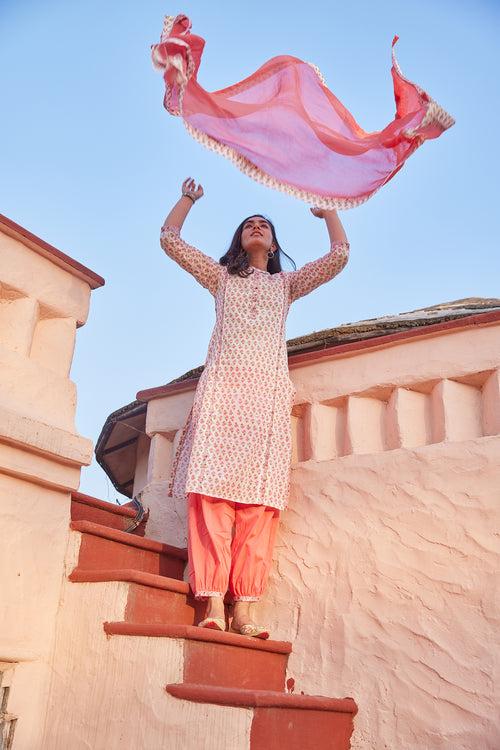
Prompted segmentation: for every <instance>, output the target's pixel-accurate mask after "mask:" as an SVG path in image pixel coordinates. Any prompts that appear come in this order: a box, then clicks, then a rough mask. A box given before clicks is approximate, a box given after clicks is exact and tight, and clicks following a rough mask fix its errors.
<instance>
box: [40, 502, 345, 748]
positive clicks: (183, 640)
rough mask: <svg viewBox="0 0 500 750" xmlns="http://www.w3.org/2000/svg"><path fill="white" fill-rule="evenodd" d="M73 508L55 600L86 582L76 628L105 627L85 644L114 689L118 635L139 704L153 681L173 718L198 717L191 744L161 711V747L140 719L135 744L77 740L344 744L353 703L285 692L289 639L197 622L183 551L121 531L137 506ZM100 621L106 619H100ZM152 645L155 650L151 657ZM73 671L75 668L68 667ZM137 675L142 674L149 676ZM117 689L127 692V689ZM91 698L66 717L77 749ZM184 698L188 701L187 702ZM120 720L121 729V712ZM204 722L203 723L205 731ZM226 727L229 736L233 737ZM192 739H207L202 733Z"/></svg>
mask: <svg viewBox="0 0 500 750" xmlns="http://www.w3.org/2000/svg"><path fill="white" fill-rule="evenodd" d="M71 515H72V520H71V529H72V537H74V539H73V553H72V555H73V559H70V561H69V566H68V571H67V572H68V579H69V581H71V584H67V585H68V586H69V587H70V590H68V596H67V597H65V600H64V601H63V607H66V608H70V607H71V606H72V605H71V601H76V600H75V594H74V589H73V584H78V585H79V586H80V585H84V586H85V596H86V597H87V601H88V602H89V604H88V605H85V606H84V608H83V610H82V612H84V614H83V615H82V616H83V617H87V618H89V620H88V623H89V624H88V625H86V626H84V625H83V623H82V624H81V627H82V628H84V629H85V630H86V631H88V630H90V629H91V623H92V621H93V619H97V620H98V622H97V624H99V622H100V623H102V629H103V631H104V634H105V638H104V639H101V637H100V636H98V635H97V634H94V635H89V640H88V646H84V647H83V648H87V649H88V650H89V652H90V653H89V659H90V660H91V659H92V658H93V659H96V660H98V662H99V664H106V667H105V670H106V672H109V670H110V669H111V670H116V674H117V680H118V682H119V684H118V685H117V686H116V687H117V690H119V691H120V690H122V688H121V684H122V683H121V681H120V678H119V668H120V667H119V661H117V659H116V657H115V656H113V658H112V659H111V657H110V656H109V654H106V653H104V650H105V649H106V648H108V649H113V643H114V641H115V639H126V644H127V647H126V648H125V646H124V649H123V651H122V650H120V647H119V645H118V646H117V648H118V651H119V652H120V653H125V654H126V653H129V654H130V658H131V659H133V660H134V661H133V668H132V667H130V670H132V671H131V673H133V674H137V670H139V671H140V680H138V683H139V682H140V683H141V685H140V686H139V685H138V686H137V688H134V689H136V690H137V691H138V692H137V701H146V697H145V696H146V695H147V692H148V691H158V689H160V688H161V689H162V690H163V691H164V696H165V701H167V700H170V701H172V700H173V701H174V703H173V704H172V705H174V706H175V705H177V706H178V711H179V712H180V713H179V716H180V715H181V713H182V712H183V711H188V714H185V715H186V716H187V715H189V716H190V717H191V718H190V719H188V721H192V720H194V718H193V717H195V716H196V721H201V724H200V725H199V728H198V729H197V730H196V731H197V732H198V734H197V737H198V739H196V741H195V740H194V735H193V739H189V738H190V737H191V735H189V734H187V735H183V734H182V731H183V730H182V728H180V727H179V725H178V724H176V722H175V721H174V722H173V726H172V731H171V732H169V727H168V721H169V719H168V718H167V719H165V718H163V719H162V721H163V723H164V724H165V722H166V724H167V726H166V727H164V728H163V730H162V731H163V732H164V733H165V734H164V736H165V737H168V739H169V741H168V742H167V743H166V744H162V745H159V744H156V743H157V740H154V741H153V740H148V732H147V726H144V727H142V733H141V734H140V737H142V739H138V737H139V735H137V737H136V738H135V740H134V741H133V742H132V741H131V740H129V742H130V744H128V743H127V741H125V740H123V744H122V739H121V735H120V734H119V731H118V730H117V732H118V734H116V738H117V739H115V740H114V739H113V738H112V736H111V735H110V734H109V731H110V730H109V729H108V728H106V732H107V733H108V734H107V736H106V738H105V737H104V736H102V735H99V734H96V735H95V737H94V739H93V740H90V739H89V738H88V737H85V743H84V742H83V739H82V744H81V746H82V747H83V746H84V745H85V746H86V747H87V746H89V747H90V746H92V747H93V748H94V750H99V748H100V747H102V748H105V747H106V748H107V749H108V748H113V747H126V748H128V747H132V746H133V747H138V748H144V750H156V748H157V747H158V748H159V747H160V746H161V747H169V748H178V749H179V750H181V748H182V750H184V749H186V750H188V749H189V748H190V747H195V746H196V747H197V748H201V750H203V749H204V748H207V749H208V748H212V747H214V748H215V747H218V748H220V749H221V750H224V749H225V748H227V750H236V749H238V750H239V748H246V749H247V750H278V749H279V750H281V749H282V748H287V750H299V748H300V750H308V749H309V748H311V750H312V749H313V748H314V750H322V749H323V748H325V749H326V748H329V750H348V748H350V737H351V734H352V730H353V718H354V715H355V714H356V711H357V708H356V704H355V703H354V700H353V699H352V698H344V699H336V698H325V697H320V696H307V695H302V694H298V695H294V694H293V693H292V692H291V690H292V689H293V688H292V686H293V679H291V678H289V679H288V680H287V673H286V670H287V662H288V656H289V654H290V653H291V650H292V645H291V644H290V643H288V642H284V641H274V640H267V641H263V640H259V639H255V638H249V637H245V636H241V635H237V634H235V633H229V632H224V633H223V632H219V631H213V630H208V629H204V628H198V627H197V626H196V623H197V622H199V620H200V619H201V618H202V616H203V606H204V605H203V603H199V602H196V601H195V600H194V598H193V597H192V595H191V592H190V589H189V585H188V583H187V582H185V581H184V580H183V577H184V570H185V565H186V560H187V552H186V550H185V549H178V548H176V547H172V546H169V545H167V544H163V543H161V542H158V541H155V540H153V539H148V538H147V537H146V536H141V534H142V535H143V534H144V528H143V527H142V528H141V527H138V528H137V529H136V530H135V531H134V532H133V533H127V532H125V531H124V528H127V526H129V525H130V521H131V519H132V518H133V516H134V515H135V511H134V510H133V509H131V508H130V507H127V506H114V505H111V504H109V503H104V502H102V501H100V500H97V499H95V498H91V497H88V496H86V495H82V494H81V493H74V494H73V496H72V514H71ZM70 558H71V554H70ZM75 563H76V564H75ZM99 585H101V586H103V585H104V586H108V587H109V586H112V587H113V586H114V587H115V588H111V589H110V588H105V589H103V590H102V591H101V593H99V592H98V591H97V590H96V589H94V588H92V587H96V586H99ZM116 587H117V588H116ZM82 594H83V591H82ZM90 602H92V604H90ZM96 605H97V609H96ZM73 606H74V605H73ZM89 609H90V610H91V611H89ZM108 610H109V611H111V612H120V615H119V617H120V619H118V618H117V619H106V612H107V611H108ZM99 618H104V621H103V620H102V619H100V620H99ZM79 619H80V617H76V616H75V617H74V618H72V617H71V616H70V615H69V613H68V616H67V617H66V620H65V622H66V624H64V622H63V623H62V625H61V628H60V630H61V634H60V637H61V639H62V640H64V639H67V638H68V635H69V630H70V628H71V627H74V625H73V624H72V623H73V622H74V621H75V620H79ZM63 620H64V618H63ZM101 632H102V631H101ZM138 639H147V641H145V642H144V645H141V654H143V653H145V651H144V649H146V643H147V644H148V645H147V649H148V651H147V653H148V657H147V658H151V659H153V661H152V662H151V669H150V667H149V665H148V663H146V661H145V657H144V656H141V657H140V658H139V657H136V656H134V655H133V654H134V653H135V652H134V645H133V644H137V641H138ZM101 641H102V642H101ZM169 643H172V644H174V643H175V644H177V647H178V658H179V668H178V669H177V672H176V673H175V675H174V677H175V681H169V680H168V679H167V684H162V685H159V684H158V685H157V684H156V682H158V681H159V678H157V677H154V675H153V672H155V670H156V672H157V671H158V654H162V657H163V658H164V655H165V653H168V648H169V647H168V644H169ZM161 644H163V645H164V648H163V647H162V645H161ZM115 648H116V647H115ZM94 651H96V654H94V653H93V652H94ZM97 651H99V654H97ZM153 651H154V653H155V654H156V656H155V657H153V656H151V654H152V653H153ZM101 652H102V653H101ZM172 658H173V657H172ZM176 658H177V657H176ZM69 659H70V661H72V663H73V662H74V664H75V665H76V663H77V662H78V656H73V655H70V657H69ZM84 663H86V664H87V665H88V667H87V668H88V670H89V672H90V671H91V668H90V661H89V660H87V659H86V658H85V659H84ZM153 664H154V668H153ZM102 668H103V669H104V667H102ZM74 669H75V671H76V666H75V667H74ZM79 669H81V667H79ZM170 672H171V673H172V674H173V673H174V672H175V669H174V670H172V669H170ZM165 673H166V674H167V675H168V673H169V670H168V669H166V670H165ZM145 675H149V678H148V677H145ZM88 677H89V679H90V676H89V675H88ZM110 679H111V678H110ZM144 680H146V681H147V683H148V684H147V689H145V688H144V686H143V683H144ZM151 681H153V682H154V683H155V684H152V683H151ZM110 685H112V681H111V682H110ZM123 689H124V690H125V691H126V690H127V689H128V687H127V686H125V688H123ZM61 694H62V693H61ZM139 694H140V695H139ZM124 698H126V700H128V701H129V704H128V705H133V700H134V696H133V695H128V697H127V696H124ZM55 700H57V697H56V698H55ZM91 702H92V696H87V697H85V699H84V700H83V702H82V703H81V706H80V708H79V709H78V713H79V720H80V721H79V723H78V722H75V724H74V728H73V730H70V729H69V725H70V723H71V722H70V720H69V719H68V728H67V731H68V733H69V734H70V735H71V737H72V738H73V745H72V747H75V748H77V747H78V746H79V744H78V742H77V740H76V734H77V732H78V731H81V732H83V731H84V730H83V729H82V721H81V719H82V715H83V713H84V711H85V708H84V705H88V706H90V703H91ZM195 704H198V705H199V709H195ZM68 705H69V704H68ZM101 705H103V704H102V703H101ZM124 705H125V703H124ZM188 705H192V706H193V708H192V709H189V707H188ZM216 706H218V707H224V710H223V711H222V713H217V710H218V709H216V708H215V707H216ZM212 707H213V708H212ZM89 710H90V709H89ZM145 710H146V711H147V709H145ZM159 710H160V709H158V710H156V712H155V721H160V717H159ZM161 710H163V708H162V709H161ZM196 710H198V713H196ZM189 712H191V713H189ZM193 712H194V713H193ZM212 712H215V713H214V716H220V717H221V719H220V720H221V721H223V723H224V728H223V729H221V732H222V734H221V736H220V737H219V739H218V740H216V739H215V738H213V737H212V738H211V737H210V736H209V734H208V732H209V729H210V722H211V721H212V719H211V718H210V716H211V715H212ZM169 715H170V714H169ZM84 718H85V717H84ZM122 718H123V719H124V723H123V726H125V725H126V722H125V717H122ZM85 721H88V722H91V721H92V718H91V717H89V718H85ZM179 721H180V720H179ZM203 721H206V722H207V724H206V729H205V734H204V732H203ZM174 724H175V726H174ZM231 727H232V729H231ZM233 730H234V737H233V738H232V739H231V737H232V735H231V731H233ZM134 731H135V730H134ZM210 731H212V730H210ZM214 731H215V730H214ZM49 736H50V732H49ZM113 736H114V735H113ZM162 736H163V735H162ZM82 737H83V735H82ZM99 737H101V739H99ZM200 737H201V738H205V739H204V740H200V739H199V738H200ZM172 740H173V741H172ZM99 742H102V744H99ZM87 743H88V744H87ZM92 743H94V744H92ZM149 743H150V744H149ZM46 746H47V747H49V748H56V747H60V746H61V747H63V746H64V745H63V742H61V743H60V744H58V743H57V742H51V741H50V739H48V740H47V744H46Z"/></svg>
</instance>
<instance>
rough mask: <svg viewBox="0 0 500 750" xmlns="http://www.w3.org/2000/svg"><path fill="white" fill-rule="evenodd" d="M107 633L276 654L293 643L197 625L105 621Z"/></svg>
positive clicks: (288, 650)
mask: <svg viewBox="0 0 500 750" xmlns="http://www.w3.org/2000/svg"><path fill="white" fill-rule="evenodd" d="M104 631H105V632H106V633H107V635H138V636H146V637H157V638H184V639H186V640H190V641H205V642H208V643H221V644H223V645H225V646H239V647H240V648H248V649H252V650H255V651H270V652H271V653H276V654H289V653H291V651H292V644H291V643H288V642H287V641H270V640H269V641H264V640H261V639H259V638H251V637H248V636H244V635H238V633H227V632H225V633H223V632H222V631H218V630H210V629H209V628H199V627H197V626H196V625H150V624H146V623H132V622H105V623H104Z"/></svg>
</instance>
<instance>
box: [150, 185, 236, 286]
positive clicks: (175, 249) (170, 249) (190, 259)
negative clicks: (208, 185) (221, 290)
mask: <svg viewBox="0 0 500 750" xmlns="http://www.w3.org/2000/svg"><path fill="white" fill-rule="evenodd" d="M202 196H203V188H202V186H201V185H198V187H196V186H195V182H194V180H193V179H191V178H190V177H188V178H187V179H186V180H184V182H183V183H182V196H181V198H179V200H178V201H177V203H176V204H175V206H174V207H173V208H172V210H171V211H170V213H169V215H168V216H167V218H166V219H165V221H164V223H163V226H162V228H161V234H160V244H161V246H162V248H163V250H164V251H165V252H166V254H167V255H168V256H169V257H170V258H172V260H175V262H176V263H178V264H179V265H180V266H181V268H184V270H185V271H187V272H188V273H190V274H191V275H192V276H194V278H195V279H196V280H197V281H198V282H199V283H200V284H201V285H202V286H204V287H205V289H208V291H209V292H210V293H211V294H213V295H214V296H215V293H216V292H217V287H218V285H219V279H220V275H221V273H222V270H223V267H222V266H221V265H220V264H219V263H217V261H216V260H214V259H213V258H210V256H208V255H205V253H202V252H201V250H198V248H196V247H193V245H188V243H187V242H185V241H184V240H183V239H182V238H181V236H180V230H181V227H182V225H183V224H184V221H185V219H186V216H187V215H188V213H189V211H190V210H191V208H192V207H193V205H194V204H195V202H196V201H197V200H199V199H200V198H201V197H202Z"/></svg>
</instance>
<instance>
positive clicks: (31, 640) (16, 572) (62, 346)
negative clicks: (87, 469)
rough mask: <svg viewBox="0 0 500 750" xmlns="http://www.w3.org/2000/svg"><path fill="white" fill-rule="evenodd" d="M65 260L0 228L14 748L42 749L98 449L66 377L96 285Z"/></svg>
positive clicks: (1, 568) (4, 547)
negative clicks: (60, 625) (85, 431)
mask: <svg viewBox="0 0 500 750" xmlns="http://www.w3.org/2000/svg"><path fill="white" fill-rule="evenodd" d="M3 226H4V224H3V223H2V227H3ZM56 253H57V251H56ZM69 260H70V259H68V261H69ZM58 262H60V259H58ZM66 266H67V267H66V268H63V267H61V266H60V265H58V264H57V263H55V262H52V260H51V256H50V251H46V254H45V255H40V254H39V253H38V252H37V250H36V247H32V246H27V245H25V244H23V242H22V241H20V240H17V239H15V238H14V237H12V236H11V235H9V234H4V233H3V231H2V229H1V227H0V500H1V510H2V518H1V521H2V544H1V545H0V577H1V581H2V595H1V606H0V661H3V662H6V663H10V664H13V665H14V667H13V669H12V670H11V672H12V677H11V685H10V690H11V692H10V696H9V702H8V706H7V709H8V711H9V712H10V713H11V714H14V715H17V716H18V722H17V726H16V730H15V735H14V747H15V749H16V750H36V748H39V747H41V744H40V743H41V730H42V724H43V720H44V716H45V711H46V702H47V697H48V689H49V678H50V674H51V668H50V657H51V650H52V647H53V642H54V635H55V625H56V617H57V612H58V608H59V604H60V592H61V585H62V579H63V575H64V559H65V555H66V547H67V543H68V537H69V520H70V491H71V490H72V489H77V488H78V484H79V480H80V469H81V466H82V465H85V464H89V463H90V460H91V455H92V444H91V442H90V441H89V440H86V439H85V438H82V437H81V436H80V435H78V434H77V433H76V430H75V426H74V416H75V406H76V389H75V386H74V384H73V383H72V382H71V381H70V380H69V370H70V365H71V360H72V356H73V349H74V342H75V335H76V326H77V322H79V323H83V322H85V320H86V317H87V313H88V305H89V298H90V285H89V283H87V282H86V281H85V280H84V278H82V275H83V276H84V275H85V273H84V271H85V269H83V271H82V270H81V268H80V270H79V271H78V273H79V276H78V277H76V276H75V275H74V269H73V267H72V266H71V263H70V262H68V263H66Z"/></svg>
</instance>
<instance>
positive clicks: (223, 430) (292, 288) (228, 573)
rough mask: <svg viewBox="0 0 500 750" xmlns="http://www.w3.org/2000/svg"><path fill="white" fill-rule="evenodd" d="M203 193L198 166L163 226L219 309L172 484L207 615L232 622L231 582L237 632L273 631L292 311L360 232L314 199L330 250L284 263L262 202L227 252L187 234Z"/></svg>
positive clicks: (287, 440)
mask: <svg viewBox="0 0 500 750" xmlns="http://www.w3.org/2000/svg"><path fill="white" fill-rule="evenodd" d="M202 196H203V188H202V187H201V185H198V186H196V184H195V182H194V180H193V179H191V178H187V179H186V180H185V181H184V183H183V185H182V196H181V198H180V199H179V201H178V202H177V203H176V204H175V206H174V207H173V209H172V210H171V212H170V213H169V215H168V216H167V218H166V220H165V223H164V225H163V227H162V231H161V246H162V247H163V249H164V250H165V252H166V253H167V255H169V256H170V257H171V258H172V259H173V260H175V261H176V262H177V263H178V264H179V265H180V266H182V268H184V269H185V270H186V271H188V272H189V273H191V274H192V275H193V276H194V277H195V279H197V281H199V283H200V284H202V285H203V286H204V287H205V288H206V289H208V291H209V292H210V293H211V294H212V295H213V296H214V298H215V309H216V323H215V327H214V330H213V333H212V336H211V339H210V343H209V346H208V354H207V358H206V362H205V367H204V370H203V372H202V374H201V376H200V379H199V381H198V385H197V388H196V393H195V398H194V402H193V406H192V409H191V411H190V413H189V416H188V418H187V421H186V424H185V426H184V428H183V430H182V433H181V436H180V440H179V444H178V447H177V451H176V454H175V457H174V462H173V467H172V475H171V479H170V486H169V491H168V494H169V495H184V494H185V495H186V496H187V500H188V558H189V564H188V570H189V581H190V584H191V588H192V590H193V592H194V595H195V597H196V598H198V599H206V600H208V603H207V610H206V616H205V619H204V620H203V621H202V622H200V623H199V625H200V626H201V627H207V628H214V629H218V630H225V624H226V623H225V615H224V595H225V593H226V591H227V589H228V588H229V591H230V592H231V594H232V597H233V600H234V603H235V604H234V617H233V620H232V623H231V629H232V630H233V632H237V633H241V634H242V635H250V636H256V637H259V638H268V637H269V632H268V630H267V629H266V628H264V627H261V626H260V625H257V624H256V623H255V622H253V621H252V618H251V615H250V604H251V602H256V601H258V600H259V599H260V597H261V596H262V594H263V592H264V589H265V586H266V583H267V577H268V574H269V568H270V565H271V560H272V552H273V545H274V539H275V536H276V530H277V525H278V518H279V512H280V510H284V509H285V508H286V505H287V502H288V493H289V481H290V459H291V430H290V412H291V408H292V402H293V396H294V392H295V391H294V387H293V385H292V382H291V380H290V377H289V374H288V360H287V348H286V339H285V320H286V317H287V314H288V309H289V307H290V304H291V303H292V302H294V301H295V300H296V299H298V298H299V297H302V296H304V295H305V294H308V293H309V292H311V291H312V290H313V289H315V288H316V287H318V286H320V284H323V283H325V282H326V281H329V280H330V279H332V278H333V277H334V276H336V275H337V274H338V273H339V272H340V271H341V270H342V269H343V268H344V266H345V265H346V263H347V259H348V255H349V243H348V241H347V238H346V235H345V232H344V229H343V227H342V224H341V223H340V220H339V218H338V216H337V212H336V211H334V210H332V211H326V210H322V209H317V208H314V209H311V211H312V213H313V214H314V215H315V216H317V217H318V218H323V219H324V220H325V222H326V226H327V229H328V233H329V236H330V243H331V248H330V251H329V252H328V253H327V254H326V255H324V256H323V257H321V258H319V259H318V260H315V261H312V262H310V263H307V264H306V265H305V266H303V267H302V268H300V269H299V270H294V271H282V270H281V261H280V257H281V255H284V253H283V251H282V249H281V248H280V245H279V242H278V239H277V237H276V232H275V230H274V226H273V224H272V223H271V222H270V221H269V220H268V219H266V218H265V217H264V216H261V215H259V214H256V215H254V216H250V217H248V218H247V219H245V220H244V221H243V222H242V223H241V224H240V226H239V227H238V229H237V230H236V232H235V235H234V237H233V241H232V243H231V246H230V248H229V250H228V251H227V253H226V254H225V255H223V256H222V258H221V259H220V261H219V262H218V263H217V261H215V260H214V259H213V258H210V257H208V256H207V255H205V254H204V253H202V252H201V251H200V250H198V249H197V248H195V247H192V246H191V245H188V244H187V243H186V242H184V240H183V239H181V237H180V229H181V227H182V225H183V224H184V221H185V219H186V216H187V215H188V213H189V211H190V209H191V208H192V207H193V205H194V204H195V203H196V201H197V200H199V199H200V198H201V197H202ZM287 257H288V256H287Z"/></svg>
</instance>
